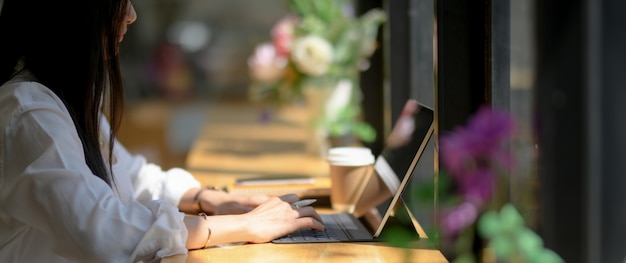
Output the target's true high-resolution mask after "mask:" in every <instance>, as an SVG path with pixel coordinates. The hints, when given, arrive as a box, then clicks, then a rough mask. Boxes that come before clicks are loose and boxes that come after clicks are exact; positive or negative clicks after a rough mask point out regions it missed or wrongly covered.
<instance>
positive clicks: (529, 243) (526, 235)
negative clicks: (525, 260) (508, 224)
mask: <svg viewBox="0 0 626 263" xmlns="http://www.w3.org/2000/svg"><path fill="white" fill-rule="evenodd" d="M517 242H518V244H519V249H520V252H522V253H523V254H524V255H532V254H534V253H538V252H539V251H541V250H542V249H543V240H542V239H541V237H539V235H537V234H536V233H535V232H533V231H532V230H530V229H527V228H526V229H523V230H521V231H519V232H518V234H517Z"/></svg>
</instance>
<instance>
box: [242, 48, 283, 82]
mask: <svg viewBox="0 0 626 263" xmlns="http://www.w3.org/2000/svg"><path fill="white" fill-rule="evenodd" d="M286 66H287V59H286V58H285V57H281V56H279V55H278V54H277V53H276V50H275V49H274V46H273V45H272V44H270V43H264V44H260V45H258V46H257V47H256V48H255V50H254V53H253V54H252V56H251V57H250V58H249V59H248V67H249V68H250V74H251V75H252V78H254V79H256V80H258V81H261V82H265V83H272V82H275V81H277V80H278V79H279V78H280V77H282V76H283V74H284V71H285V67H286Z"/></svg>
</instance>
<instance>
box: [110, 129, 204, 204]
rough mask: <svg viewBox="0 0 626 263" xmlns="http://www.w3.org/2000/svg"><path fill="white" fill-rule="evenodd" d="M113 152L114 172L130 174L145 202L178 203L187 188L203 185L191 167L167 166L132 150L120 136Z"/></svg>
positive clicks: (138, 196) (142, 200)
mask: <svg viewBox="0 0 626 263" xmlns="http://www.w3.org/2000/svg"><path fill="white" fill-rule="evenodd" d="M101 122H102V123H103V125H102V127H103V129H105V130H106V131H108V127H109V124H108V122H107V120H106V118H104V117H103V120H102V121H101ZM113 153H114V156H115V158H116V163H115V164H114V165H113V169H114V172H115V173H127V174H129V176H130V179H131V183H132V188H133V192H134V198H136V199H137V200H138V201H140V202H142V203H146V202H148V201H151V200H163V201H165V202H167V203H169V204H171V205H173V206H178V204H179V203H180V200H181V198H182V196H183V194H184V193H185V192H187V191H188V190H189V189H191V188H198V187H200V182H199V181H198V180H196V179H195V178H194V177H193V175H192V174H191V173H189V172H188V171H186V170H184V169H182V168H171V169H168V170H164V169H162V168H161V166H159V165H157V164H154V163H149V162H147V161H146V158H145V157H144V156H142V155H138V154H131V153H130V152H129V151H128V150H127V149H126V148H125V147H124V145H122V144H121V143H120V142H119V141H117V140H116V144H115V147H114V148H113Z"/></svg>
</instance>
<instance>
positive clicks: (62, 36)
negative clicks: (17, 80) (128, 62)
mask: <svg viewBox="0 0 626 263" xmlns="http://www.w3.org/2000/svg"><path fill="white" fill-rule="evenodd" d="M129 4H130V3H129V0H63V1H54V0H4V5H3V6H2V11H1V13H0V39H2V40H1V41H0V84H1V83H4V82H6V81H8V80H9V79H10V78H11V77H12V76H13V75H14V74H15V72H14V68H15V66H16V65H17V63H18V61H19V60H22V61H23V62H24V66H25V67H24V69H25V70H29V71H30V72H32V73H33V74H34V76H35V77H36V78H37V81H38V82H40V83H41V84H43V85H45V86H46V87H48V88H49V89H51V90H52V91H53V92H54V93H55V94H56V95H57V96H59V97H60V98H61V100H62V101H63V102H64V103H65V106H66V107H67V108H68V110H69V112H70V114H71V116H72V120H73V121H74V124H75V126H76V129H77V130H78V135H79V136H80V140H81V141H82V144H83V151H84V153H85V159H86V160H85V161H86V163H87V165H88V166H89V168H90V169H91V171H92V172H93V174H94V175H96V176H98V177H100V178H102V180H104V181H105V182H107V183H108V184H109V185H111V183H112V180H113V179H112V176H111V175H110V174H109V172H108V171H109V170H111V171H112V169H107V165H108V168H111V167H112V160H113V158H112V152H113V141H114V139H115V133H116V131H117V129H118V127H119V125H120V121H121V118H122V110H123V105H124V98H123V94H124V93H123V87H122V77H121V74H120V66H119V58H118V55H117V53H118V52H117V50H118V45H119V43H118V39H117V36H118V35H119V31H120V26H121V25H122V23H123V21H124V18H125V14H126V9H127V7H128V5H129ZM103 103H106V105H103ZM102 108H105V109H107V112H106V113H107V114H106V115H108V117H109V121H110V123H111V129H110V131H109V133H110V134H109V135H110V137H109V144H108V145H109V156H108V158H107V159H108V160H109V162H108V164H105V161H104V158H103V156H102V153H101V151H100V146H99V125H100V121H99V120H100V112H101V110H102Z"/></svg>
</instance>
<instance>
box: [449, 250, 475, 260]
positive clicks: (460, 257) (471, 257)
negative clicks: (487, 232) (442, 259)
mask: <svg viewBox="0 0 626 263" xmlns="http://www.w3.org/2000/svg"><path fill="white" fill-rule="evenodd" d="M475 262H476V260H475V259H474V254H472V253H469V252H465V253H462V254H460V255H458V256H457V257H456V258H455V259H454V260H452V263H475Z"/></svg>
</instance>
